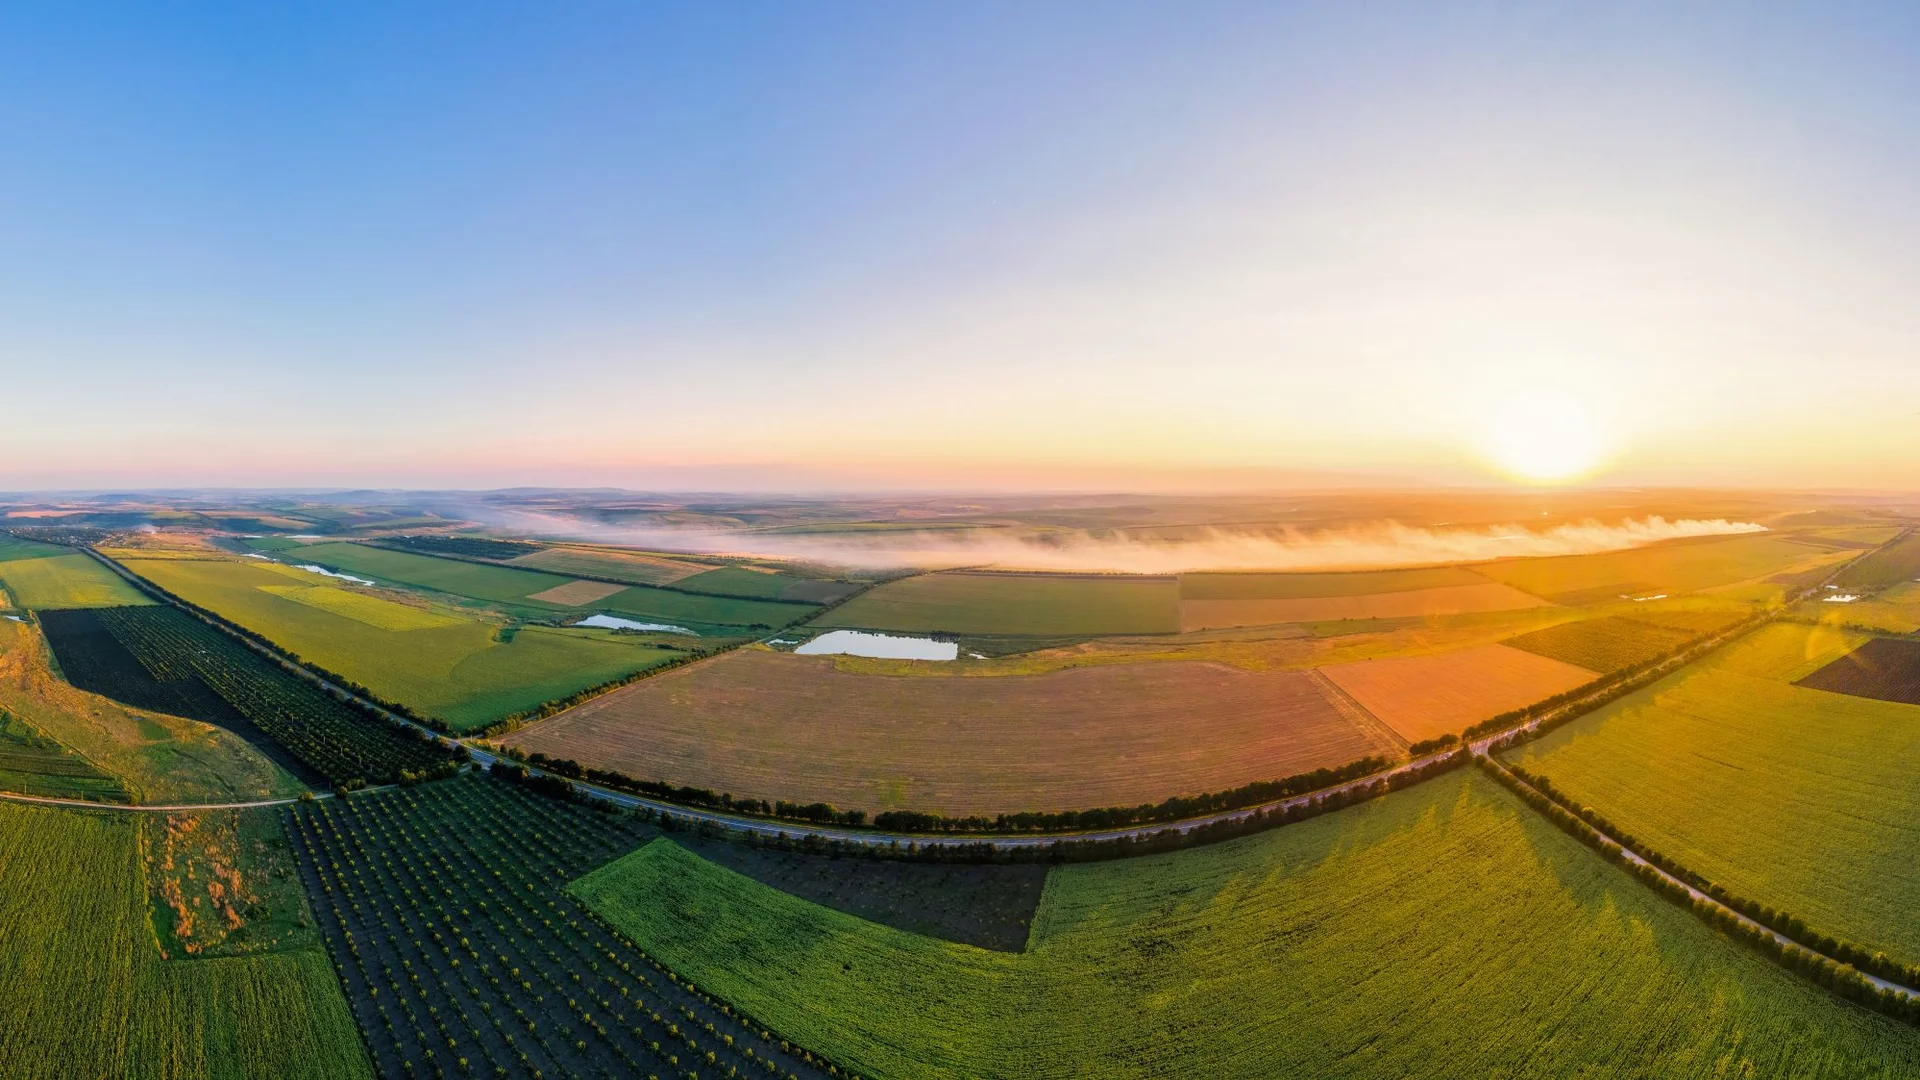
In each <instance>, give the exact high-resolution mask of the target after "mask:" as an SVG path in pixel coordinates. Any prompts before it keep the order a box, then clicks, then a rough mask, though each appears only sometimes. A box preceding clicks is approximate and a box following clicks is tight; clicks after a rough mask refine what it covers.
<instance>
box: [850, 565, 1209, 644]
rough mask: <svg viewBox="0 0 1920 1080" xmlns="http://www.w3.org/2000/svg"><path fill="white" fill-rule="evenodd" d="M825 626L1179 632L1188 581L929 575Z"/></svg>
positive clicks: (894, 585) (853, 603)
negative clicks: (1183, 590) (1182, 591)
mask: <svg viewBox="0 0 1920 1080" xmlns="http://www.w3.org/2000/svg"><path fill="white" fill-rule="evenodd" d="M820 624H821V625H823V626H844V627H853V628H856V629H862V630H895V631H906V632H911V633H933V632H945V633H950V634H982V635H1010V636H1018V635H1033V636H1076V635H1078V636H1096V635H1101V634H1171V633H1177V632H1179V629H1180V583H1179V581H1178V580H1176V579H1174V578H1170V577H1128V576H1121V575H1113V576H1094V575H1085V576H1074V575H1069V574H989V573H966V572H952V573H941V574H921V575H919V576H917V577H910V578H903V579H901V580H899V581H893V582H889V583H887V584H885V585H882V586H880V587H879V588H876V589H872V590H870V591H868V592H865V593H862V594H860V595H859V596H856V597H854V598H853V599H852V600H849V601H847V602H846V603H845V604H842V605H841V606H840V607H837V608H835V609H834V610H833V611H831V612H829V613H828V614H827V615H826V617H825V618H823V619H821V620H820Z"/></svg>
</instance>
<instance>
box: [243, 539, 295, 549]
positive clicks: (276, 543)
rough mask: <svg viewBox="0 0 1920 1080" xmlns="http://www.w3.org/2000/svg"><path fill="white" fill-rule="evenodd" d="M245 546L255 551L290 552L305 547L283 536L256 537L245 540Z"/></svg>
mask: <svg viewBox="0 0 1920 1080" xmlns="http://www.w3.org/2000/svg"><path fill="white" fill-rule="evenodd" d="M246 545H247V546H248V547H250V548H252V549H253V550H255V551H292V550H294V549H296V548H303V547H306V546H307V545H305V544H303V543H301V542H300V541H298V540H289V539H287V538H286V537H284V536H256V537H253V538H251V539H249V540H247V541H246Z"/></svg>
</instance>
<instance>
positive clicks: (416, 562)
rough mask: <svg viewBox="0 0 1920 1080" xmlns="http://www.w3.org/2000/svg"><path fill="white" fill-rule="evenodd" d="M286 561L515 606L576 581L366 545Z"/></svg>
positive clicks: (311, 550)
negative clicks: (538, 594)
mask: <svg viewBox="0 0 1920 1080" xmlns="http://www.w3.org/2000/svg"><path fill="white" fill-rule="evenodd" d="M287 557H288V558H289V559H291V560H293V561H295V562H313V563H319V564H320V565H321V566H324V567H327V568H328V569H331V570H344V571H346V572H347V573H349V574H359V575H362V576H364V577H370V578H375V579H377V580H380V581H388V582H394V583H397V584H400V585H413V586H416V587H418V588H423V589H433V590H436V591H438V592H443V593H451V594H453V595H454V596H465V597H470V598H472V599H475V600H498V601H507V602H512V603H521V602H525V601H526V598H527V597H528V596H530V595H532V594H533V593H537V592H542V591H544V590H547V589H551V588H554V587H555V586H558V585H565V584H566V583H567V582H569V581H572V580H573V579H572V578H568V577H561V576H560V575H558V574H545V573H541V572H540V571H538V570H518V569H514V568H513V567H508V566H488V565H485V564H483V563H471V562H465V561H462V560H459V559H441V558H436V557H434V556H432V555H415V554H413V553H411V552H406V551H390V550H388V549H386V548H376V547H367V546H366V545H364V544H313V545H310V546H308V547H304V548H301V549H300V550H299V551H297V552H294V553H292V554H290V555H288V556H287ZM535 603H537V601H535Z"/></svg>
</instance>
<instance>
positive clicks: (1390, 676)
mask: <svg viewBox="0 0 1920 1080" xmlns="http://www.w3.org/2000/svg"><path fill="white" fill-rule="evenodd" d="M1320 672H1321V674H1323V675H1325V676H1326V677H1327V678H1329V679H1331V680H1333V682H1334V684H1335V685H1337V686H1338V687H1340V689H1342V690H1345V691H1346V692H1347V693H1349V694H1351V695H1353V698H1354V700H1355V701H1358V702H1359V703H1360V704H1361V705H1362V706H1363V707H1365V708H1366V710H1367V711H1368V712H1371V713H1372V714H1373V715H1375V716H1377V717H1379V718H1380V719H1381V720H1382V721H1384V722H1385V723H1386V724H1387V726H1389V727H1391V728H1393V730H1395V731H1397V732H1399V733H1400V736H1401V738H1404V739H1406V740H1407V741H1408V742H1421V741H1423V740H1425V739H1431V738H1435V737H1437V736H1440V735H1458V734H1459V733H1460V732H1461V731H1462V730H1464V729H1466V728H1467V727H1469V726H1471V725H1473V724H1475V723H1478V722H1479V721H1481V720H1485V719H1488V718H1489V717H1494V716H1498V715H1500V714H1501V713H1504V712H1509V711H1511V710H1513V709H1518V708H1521V707H1522V706H1526V705H1531V704H1533V703H1534V702H1536V701H1539V700H1541V699H1543V698H1550V697H1552V696H1554V695H1555V694H1560V693H1564V692H1566V691H1568V690H1572V689H1574V688H1575V687H1578V686H1584V685H1586V684H1587V683H1590V682H1592V681H1593V680H1594V679H1597V678H1599V673H1597V672H1594V671H1589V670H1587V669H1586V668H1583V667H1577V666H1575V665H1573V664H1569V663H1567V662H1565V661H1562V660H1555V659H1551V658H1549V657H1545V656H1540V655H1537V654H1535V653H1531V652H1526V651H1524V650H1521V649H1514V648H1509V647H1508V646H1505V645H1476V646H1472V647H1469V648H1465V649H1455V650H1452V651H1451V652H1443V653H1433V654H1430V655H1425V656H1395V657H1387V658H1384V659H1380V660H1359V661H1355V662H1352V663H1346V664H1330V665H1328V666H1326V667H1323V668H1321V669H1320Z"/></svg>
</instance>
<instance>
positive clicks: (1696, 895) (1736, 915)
mask: <svg viewBox="0 0 1920 1080" xmlns="http://www.w3.org/2000/svg"><path fill="white" fill-rule="evenodd" d="M1474 760H1475V763H1476V764H1478V765H1480V767H1481V768H1484V769H1488V770H1490V771H1492V772H1493V773H1494V775H1495V776H1497V777H1498V778H1499V779H1500V780H1501V782H1502V783H1505V784H1507V785H1508V786H1509V787H1513V788H1515V789H1516V790H1525V791H1529V792H1532V793H1533V794H1535V795H1537V796H1539V797H1540V798H1541V799H1543V800H1545V801H1547V802H1550V803H1553V804H1554V805H1555V806H1560V807H1561V809H1563V810H1565V809H1567V808H1566V807H1565V806H1564V805H1563V804H1562V803H1561V802H1560V801H1559V800H1557V799H1554V798H1553V797H1552V796H1550V795H1548V794H1546V793H1545V792H1543V791H1541V790H1540V789H1539V788H1537V787H1535V786H1533V785H1532V784H1529V783H1527V781H1526V780H1525V779H1523V778H1522V777H1520V776H1519V775H1517V774H1515V773H1514V772H1513V770H1511V769H1509V768H1507V767H1506V766H1505V765H1502V764H1501V763H1500V762H1499V761H1498V760H1496V759H1495V758H1494V757H1493V756H1492V755H1491V754H1487V753H1477V754H1475V756H1474ZM1529 802H1530V800H1529ZM1567 812H1568V814H1569V815H1573V811H1571V810H1568V811H1567ZM1573 819H1574V820H1576V821H1578V822H1579V823H1580V827H1581V828H1582V829H1583V830H1584V831H1587V832H1591V833H1592V834H1593V835H1594V836H1595V837H1598V838H1599V839H1600V840H1601V841H1603V842H1604V843H1606V844H1609V845H1611V846H1612V848H1613V849H1617V857H1618V858H1619V859H1621V860H1622V861H1624V862H1626V863H1627V864H1629V865H1630V866H1631V867H1632V868H1634V870H1635V872H1637V873H1639V874H1641V875H1643V876H1645V875H1648V874H1651V875H1653V876H1656V877H1658V878H1659V879H1660V880H1661V881H1663V882H1665V883H1666V884H1667V886H1668V887H1670V888H1672V889H1679V890H1682V891H1684V892H1685V894H1686V896H1687V897H1688V899H1689V900H1691V901H1692V903H1693V904H1694V906H1695V907H1696V908H1697V907H1702V906H1704V907H1708V908H1712V909H1713V910H1714V911H1716V912H1717V913H1718V917H1720V918H1722V919H1726V920H1731V921H1733V922H1734V923H1736V924H1738V925H1739V926H1741V927H1742V928H1744V929H1745V930H1746V931H1747V932H1748V933H1751V934H1760V935H1764V936H1766V937H1769V938H1771V939H1773V941H1774V942H1775V943H1776V944H1777V945H1779V946H1780V947H1781V948H1782V949H1784V950H1797V951H1800V952H1805V953H1810V954H1812V955H1813V956H1817V957H1819V958H1821V959H1823V960H1828V961H1831V962H1833V963H1834V964H1836V965H1839V966H1842V967H1845V968H1847V969H1848V970H1849V971H1851V972H1853V973H1854V974H1855V975H1857V976H1858V977H1859V978H1861V979H1863V980H1865V981H1866V982H1867V983H1869V984H1871V985H1872V986H1873V988H1874V989H1875V990H1881V991H1890V992H1892V993H1895V994H1904V995H1906V996H1907V997H1909V998H1913V999H1915V1000H1920V989H1916V988H1914V987H1911V986H1906V985H1903V984H1901V983H1897V982H1894V981H1892V980H1890V979H1883V978H1881V977H1879V976H1877V975H1873V974H1870V973H1868V972H1865V971H1861V970H1859V969H1858V968H1855V967H1853V965H1851V964H1847V963H1845V962H1844V961H1841V960H1839V959H1838V958H1836V957H1832V956H1828V955H1827V954H1826V953H1823V952H1821V951H1820V950H1818V949H1815V948H1811V947H1809V946H1807V945H1804V944H1802V943H1801V942H1799V941H1796V940H1795V939H1793V938H1791V937H1788V936H1787V935H1786V934H1783V933H1781V932H1780V931H1778V930H1775V929H1773V928H1772V927H1770V926H1767V925H1766V924H1765V923H1762V922H1760V921H1759V920H1757V919H1753V918H1749V917H1748V916H1747V915H1745V914H1742V913H1741V912H1740V911H1738V910H1736V909H1734V908H1733V907H1730V906H1729V905H1727V904H1724V903H1722V902H1721V901H1720V900H1718V899H1717V898H1715V897H1714V896H1712V895H1710V894H1709V893H1706V892H1703V891H1702V890H1700V889H1697V888H1695V887H1693V886H1692V885H1690V884H1688V883H1687V882H1685V881H1683V880H1681V879H1680V878H1679V877H1677V876H1675V875H1674V874H1671V873H1669V872H1667V871H1666V870H1665V869H1663V868H1661V867H1659V866H1656V865H1654V864H1653V863H1652V862H1650V861H1648V860H1647V859H1646V858H1644V857H1642V856H1641V854H1640V853H1639V852H1637V851H1635V850H1633V849H1632V848H1630V847H1628V846H1627V845H1626V844H1623V843H1621V842H1620V841H1619V840H1618V839H1616V838H1614V837H1612V836H1610V835H1608V834H1607V833H1604V832H1602V831H1600V830H1599V829H1598V828H1595V827H1594V825H1593V823H1592V822H1590V821H1587V820H1586V819H1585V818H1581V817H1578V816H1577V815H1573ZM1557 820H1558V819H1556V821H1557ZM1603 854H1615V852H1614V851H1611V850H1609V851H1604V852H1603Z"/></svg>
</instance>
